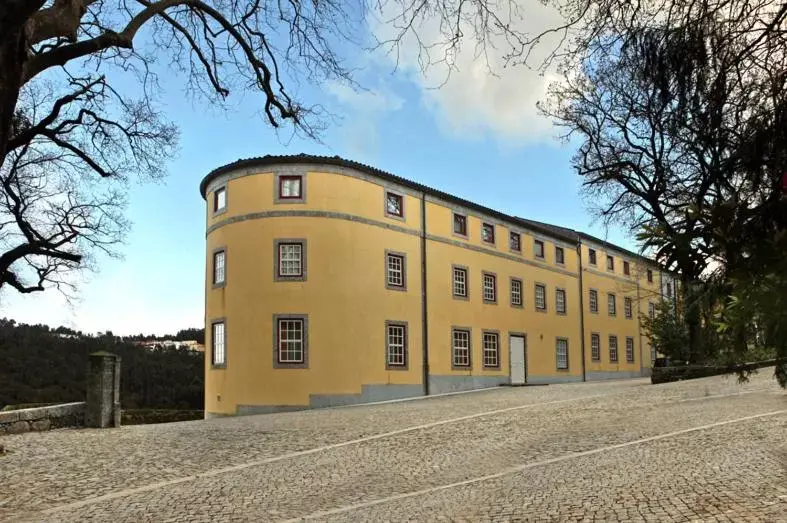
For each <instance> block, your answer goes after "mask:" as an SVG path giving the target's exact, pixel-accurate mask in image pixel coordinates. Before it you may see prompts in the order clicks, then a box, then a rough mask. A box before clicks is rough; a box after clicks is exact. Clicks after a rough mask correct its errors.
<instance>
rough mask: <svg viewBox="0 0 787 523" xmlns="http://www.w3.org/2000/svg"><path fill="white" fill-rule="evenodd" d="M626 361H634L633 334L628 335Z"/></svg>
mask: <svg viewBox="0 0 787 523" xmlns="http://www.w3.org/2000/svg"><path fill="white" fill-rule="evenodd" d="M629 345H630V346H629ZM626 363H634V338H632V337H631V336H626Z"/></svg>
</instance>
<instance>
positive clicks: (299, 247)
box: [277, 241, 303, 278]
mask: <svg viewBox="0 0 787 523" xmlns="http://www.w3.org/2000/svg"><path fill="white" fill-rule="evenodd" d="M290 247H292V248H293V249H291V250H290V249H288V248H290ZM278 248H279V253H278V256H279V264H278V269H277V271H278V274H277V276H278V277H279V278H302V277H303V243H302V242H288V241H282V242H279V244H278ZM288 251H289V252H288ZM295 267H297V271H298V272H294V269H295Z"/></svg>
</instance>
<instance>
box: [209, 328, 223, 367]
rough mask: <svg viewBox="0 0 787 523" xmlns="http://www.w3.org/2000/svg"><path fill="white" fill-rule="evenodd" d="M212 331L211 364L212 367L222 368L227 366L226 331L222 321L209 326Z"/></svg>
mask: <svg viewBox="0 0 787 523" xmlns="http://www.w3.org/2000/svg"><path fill="white" fill-rule="evenodd" d="M211 329H212V331H213V336H212V338H211V339H212V340H213V347H212V350H211V363H212V364H213V366H214V367H224V366H226V365H227V347H226V342H227V331H226V330H225V327H224V322H223V321H217V322H214V323H213V325H211Z"/></svg>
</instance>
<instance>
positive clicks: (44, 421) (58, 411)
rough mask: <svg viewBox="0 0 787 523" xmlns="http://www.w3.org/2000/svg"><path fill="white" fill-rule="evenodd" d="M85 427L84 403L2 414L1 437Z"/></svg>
mask: <svg viewBox="0 0 787 523" xmlns="http://www.w3.org/2000/svg"><path fill="white" fill-rule="evenodd" d="M84 426H85V402H84V401H80V402H77V403H63V404H61V405H50V406H48V407H36V408H34V409H19V410H9V411H4V412H0V435H2V434H21V433H23V432H30V431H42V430H49V429H59V428H61V427H84Z"/></svg>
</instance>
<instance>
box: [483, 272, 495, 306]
mask: <svg viewBox="0 0 787 523" xmlns="http://www.w3.org/2000/svg"><path fill="white" fill-rule="evenodd" d="M484 301H485V302H488V303H495V302H496V301H497V276H495V275H494V274H492V273H491V272H485V273H484Z"/></svg>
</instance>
